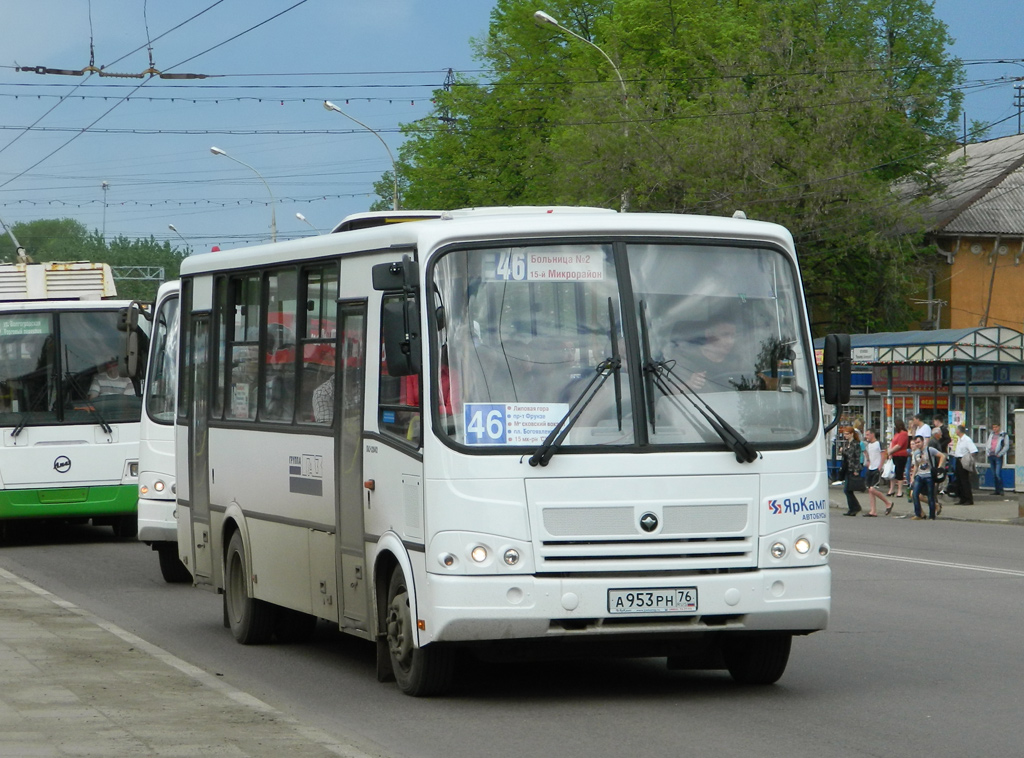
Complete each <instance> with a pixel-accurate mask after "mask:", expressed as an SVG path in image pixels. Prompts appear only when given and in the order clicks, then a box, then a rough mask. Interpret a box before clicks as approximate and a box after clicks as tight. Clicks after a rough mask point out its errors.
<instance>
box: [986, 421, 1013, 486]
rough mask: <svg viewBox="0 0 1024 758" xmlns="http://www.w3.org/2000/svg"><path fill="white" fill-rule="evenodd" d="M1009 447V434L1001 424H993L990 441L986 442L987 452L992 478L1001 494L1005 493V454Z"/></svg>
mask: <svg viewBox="0 0 1024 758" xmlns="http://www.w3.org/2000/svg"><path fill="white" fill-rule="evenodd" d="M1009 449H1010V437H1009V435H1008V434H1007V433H1006V432H1004V431H1003V428H1002V426H1000V425H999V424H992V431H991V432H990V433H989V436H988V442H987V443H985V453H986V454H987V455H988V466H989V468H990V469H991V470H992V478H993V480H994V482H995V494H996V495H1000V496H1002V494H1003V456H1004V455H1006V452H1007V451H1008V450H1009Z"/></svg>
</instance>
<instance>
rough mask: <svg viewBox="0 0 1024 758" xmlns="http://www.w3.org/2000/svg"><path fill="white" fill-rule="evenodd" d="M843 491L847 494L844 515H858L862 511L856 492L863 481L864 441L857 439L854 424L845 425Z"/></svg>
mask: <svg viewBox="0 0 1024 758" xmlns="http://www.w3.org/2000/svg"><path fill="white" fill-rule="evenodd" d="M843 437H844V439H845V445H844V446H843V466H842V469H841V471H842V480H843V492H844V493H845V494H846V512H845V513H844V514H843V515H844V516H856V515H857V514H858V513H860V512H861V507H860V503H859V502H857V496H856V494H854V493H855V492H856V491H857V489H858V485H857V482H863V479H862V478H861V475H860V472H861V469H862V468H863V467H864V443H863V442H861V441H859V440H858V439H857V431H856V429H854V428H853V427H852V426H847V427H843Z"/></svg>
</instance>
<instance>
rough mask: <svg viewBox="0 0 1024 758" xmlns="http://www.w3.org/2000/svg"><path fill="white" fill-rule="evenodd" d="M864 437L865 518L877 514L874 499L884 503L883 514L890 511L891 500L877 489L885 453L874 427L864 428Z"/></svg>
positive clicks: (885, 456) (880, 479)
mask: <svg viewBox="0 0 1024 758" xmlns="http://www.w3.org/2000/svg"><path fill="white" fill-rule="evenodd" d="M864 439H865V443H864V455H865V456H866V457H867V463H868V473H867V476H866V477H865V479H866V480H867V487H868V512H867V513H865V514H864V516H865V518H867V517H874V516H877V515H878V511H877V509H876V508H875V501H876V500H881V501H882V502H883V503H885V515H886V516H888V515H889V514H890V513H892V501H891V500H889V499H888V498H887V497H886V496H885V495H883V494H882V491H881V490H880V489H878V485H879V483H881V481H882V464H883V463H885V460H886V458H887V455H886V453H885V451H883V450H882V444H881V443H880V442H879V441H878V434H877V433H876V432H875V430H874V429H865V430H864Z"/></svg>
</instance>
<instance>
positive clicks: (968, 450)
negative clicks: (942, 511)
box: [953, 424, 978, 505]
mask: <svg viewBox="0 0 1024 758" xmlns="http://www.w3.org/2000/svg"><path fill="white" fill-rule="evenodd" d="M956 437H957V441H956V451H955V452H954V453H953V455H954V457H956V486H957V491H958V492H959V494H960V500H958V501H957V505H974V492H973V491H972V489H971V472H972V471H974V454H975V453H976V452H978V446H977V445H975V444H974V440H972V439H971V438H970V437H969V436H968V435H967V427H965V426H964V425H963V424H961V425H960V426H958V427H957V428H956ZM965 458H970V460H969V461H968V462H967V465H966V466H965V465H964V459H965Z"/></svg>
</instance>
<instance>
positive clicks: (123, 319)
mask: <svg viewBox="0 0 1024 758" xmlns="http://www.w3.org/2000/svg"><path fill="white" fill-rule="evenodd" d="M140 313H141V314H142V316H143V317H144V318H145V319H147V320H149V321H152V318H153V317H152V316H150V315H149V314H148V313H146V312H145V311H144V310H143V309H142V304H141V303H139V302H136V301H132V303H131V304H130V305H128V306H127V307H125V308H122V309H121V310H120V311H119V312H118V319H117V328H118V330H119V331H122V332H124V333H125V340H124V358H123V360H122V361H121V372H122V373H123V374H124V376H127V377H129V378H131V379H140V378H142V375H143V373H144V372H145V355H144V353H145V350H146V343H145V341H144V340H145V332H143V331H142V330H141V329H140V328H139V314H140Z"/></svg>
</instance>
